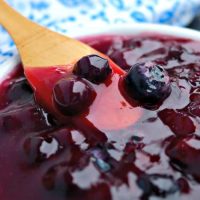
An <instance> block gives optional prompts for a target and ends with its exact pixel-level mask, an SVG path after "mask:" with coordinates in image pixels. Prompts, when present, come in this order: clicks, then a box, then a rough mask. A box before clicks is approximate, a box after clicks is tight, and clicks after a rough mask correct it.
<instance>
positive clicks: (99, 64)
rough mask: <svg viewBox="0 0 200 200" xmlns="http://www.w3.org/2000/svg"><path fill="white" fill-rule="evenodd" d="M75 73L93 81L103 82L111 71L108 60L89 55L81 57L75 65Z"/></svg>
mask: <svg viewBox="0 0 200 200" xmlns="http://www.w3.org/2000/svg"><path fill="white" fill-rule="evenodd" d="M73 73H74V74H75V75H77V76H79V77H81V78H85V79H87V80H89V81H91V82H92V83H95V84H100V83H102V82H103V81H104V80H105V79H106V78H107V77H108V76H109V75H110V74H111V73H112V69H111V67H110V66H109V62H108V60H106V59H104V58H102V57H100V56H98V55H89V56H84V57H83V58H81V59H80V60H79V61H78V62H77V63H76V65H75V66H74V69H73Z"/></svg>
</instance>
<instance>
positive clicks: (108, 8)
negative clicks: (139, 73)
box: [0, 0, 200, 74]
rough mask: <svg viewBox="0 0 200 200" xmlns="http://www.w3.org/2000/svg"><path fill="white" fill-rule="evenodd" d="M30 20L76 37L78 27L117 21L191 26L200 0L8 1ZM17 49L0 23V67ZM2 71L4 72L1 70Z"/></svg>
mask: <svg viewBox="0 0 200 200" xmlns="http://www.w3.org/2000/svg"><path fill="white" fill-rule="evenodd" d="M7 2H8V3H9V4H10V5H11V6H12V7H14V8H15V9H16V10H18V11H19V12H20V13H21V14H23V15H24V16H26V17H28V18H29V19H31V20H33V21H35V22H37V23H40V24H41V25H44V26H47V27H49V28H50V29H52V30H55V31H58V32H61V33H64V34H68V35H71V36H73V33H74V32H73V30H76V28H80V27H81V28H82V29H84V28H87V27H88V26H89V25H93V26H94V25H96V26H97V28H100V27H102V26H108V25H113V24H124V23H126V24H130V26H131V24H132V23H143V22H147V23H162V24H171V25H176V26H185V25H187V24H188V23H189V22H190V21H191V20H192V19H193V18H194V16H195V15H196V14H197V13H198V12H199V11H200V0H7ZM16 55H17V50H16V48H15V45H14V43H13V41H12V40H11V38H10V37H9V35H8V34H7V33H6V31H5V30H4V29H3V28H2V27H1V26H0V69H1V65H5V63H7V61H8V59H9V60H10V59H16ZM0 74H1V72H0Z"/></svg>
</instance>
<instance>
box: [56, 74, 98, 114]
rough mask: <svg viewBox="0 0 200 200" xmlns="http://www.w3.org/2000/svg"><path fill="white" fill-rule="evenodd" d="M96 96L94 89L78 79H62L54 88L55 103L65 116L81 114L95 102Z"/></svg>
mask: <svg viewBox="0 0 200 200" xmlns="http://www.w3.org/2000/svg"><path fill="white" fill-rule="evenodd" d="M95 96H96V93H95V91H94V90H93V88H92V87H91V86H90V85H89V84H88V83H87V82H86V81H84V80H82V79H80V78H77V77H72V76H71V77H67V78H65V79H61V80H60V81H58V82H57V83H56V85H55V86H54V88H53V101H54V104H55V106H56V108H57V109H58V110H59V111H60V112H61V113H62V114H64V115H75V114H79V113H81V112H82V111H84V110H85V109H87V108H88V106H89V105H91V103H92V102H93V100H94V98H95Z"/></svg>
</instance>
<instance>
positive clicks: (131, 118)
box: [0, 33, 200, 200]
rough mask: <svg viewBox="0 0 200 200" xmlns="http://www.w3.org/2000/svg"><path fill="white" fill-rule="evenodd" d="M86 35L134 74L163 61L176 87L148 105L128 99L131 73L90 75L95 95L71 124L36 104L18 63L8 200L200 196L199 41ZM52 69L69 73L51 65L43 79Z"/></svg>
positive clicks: (1, 184)
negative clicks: (125, 91)
mask: <svg viewBox="0 0 200 200" xmlns="http://www.w3.org/2000/svg"><path fill="white" fill-rule="evenodd" d="M82 40H83V41H85V42H86V43H88V44H89V45H91V46H93V47H94V48H96V49H97V50H99V51H101V52H102V53H104V54H107V55H108V56H110V57H111V59H113V60H114V61H115V62H116V63H117V64H119V65H120V66H121V67H122V68H123V69H124V70H125V71H127V72H128V70H129V69H130V68H131V67H132V66H133V65H135V64H137V63H147V62H153V63H155V64H157V65H159V66H162V67H163V68H164V70H165V71H166V72H167V74H168V76H169V78H170V87H171V93H170V94H169V96H166V98H165V99H163V102H162V103H161V104H160V105H159V106H158V107H157V108H156V109H148V108H144V107H143V105H142V104H140V102H139V101H137V102H134V101H133V102H131V104H129V101H125V100H124V98H123V95H122V93H121V89H122V88H121V87H123V86H122V84H121V82H120V80H121V77H123V76H124V74H125V75H126V72H124V74H122V75H120V73H118V74H114V73H112V74H109V76H108V77H107V78H106V79H104V81H103V82H102V83H100V84H96V83H93V82H90V81H89V80H85V79H84V78H83V79H82V80H83V82H84V83H87V84H88V85H90V86H88V85H87V84H86V85H87V86H88V87H89V88H90V89H91V88H92V90H94V92H95V93H96V96H95V99H94V100H93V101H91V102H90V105H89V104H88V109H87V111H84V112H83V113H81V114H80V116H79V117H78V116H68V117H66V118H65V120H66V121H65V123H64V124H63V123H60V121H59V120H58V119H56V118H54V117H53V116H52V114H49V113H47V112H46V111H45V110H44V109H42V108H41V107H40V106H39V105H38V104H37V103H35V96H34V94H33V91H32V89H31V87H30V86H29V84H28V83H27V81H26V79H25V77H24V75H23V70H22V67H21V66H19V67H18V69H17V71H16V72H15V73H13V74H12V75H10V76H9V77H8V78H7V79H6V80H5V81H4V82H3V83H1V86H0V90H1V95H0V163H1V164H0V199H2V200H27V199H29V200H35V199H37V200H47V199H48V200H55V199H56V200H66V199H67V200H79V199H85V200H93V199H96V200H102V199H103V200H122V199H124V200H130V199H134V200H158V199H170V200H171V199H174V200H186V199H192V200H199V195H200V192H199V191H200V170H199V168H200V134H199V133H200V126H199V125H200V118H199V117H200V42H197V41H192V40H188V39H182V38H173V37H170V36H163V35H156V36H155V35H153V34H147V33H146V34H141V35H137V36H96V37H91V38H84V39H82ZM50 72H54V73H53V74H54V76H53V79H52V80H56V81H57V80H58V78H59V79H60V78H61V79H62V78H65V74H66V71H65V70H64V69H58V68H53V67H52V68H51V69H49V72H46V71H45V72H44V73H43V72H42V71H40V73H41V74H40V75H41V78H42V77H45V76H48V75H49V74H48V73H50ZM44 75H45V76H44ZM82 80H81V81H82ZM48 84H52V85H53V82H52V81H49V83H48ZM45 90H46V88H42V90H41V91H40V92H44V91H45ZM87 91H88V90H87ZM47 92H48V90H47ZM81 94H82V93H81ZM86 94H88V93H87V92H86ZM72 96H73V95H72ZM86 96H87V95H86ZM36 98H37V96H36ZM78 99H79V98H78ZM61 100H63V99H62V98H61ZM79 100H80V99H79ZM83 102H84V101H83ZM82 104H84V103H82ZM116 104H118V107H120V109H119V110H116V107H115V106H114V105H116ZM119 105H120V106H119ZM108 108H109V109H108ZM108 110H109V112H108ZM124 113H125V114H124ZM122 124H123V126H122Z"/></svg>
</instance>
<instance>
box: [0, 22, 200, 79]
mask: <svg viewBox="0 0 200 200" xmlns="http://www.w3.org/2000/svg"><path fill="white" fill-rule="evenodd" d="M140 33H155V34H164V35H169V36H175V37H181V38H186V39H192V40H197V41H198V40H199V41H200V32H199V31H196V30H192V29H189V28H183V27H177V26H170V25H163V24H151V23H140V24H137V23H133V24H113V25H107V26H87V27H84V28H81V27H80V28H76V29H74V30H73V31H72V32H71V34H70V35H69V36H70V37H75V38H82V37H86V36H97V35H109V34H110V35H137V34H140ZM19 63H20V57H19V54H18V53H17V54H15V55H14V56H13V57H12V58H10V59H8V60H7V61H6V62H4V63H3V64H2V66H0V68H1V73H0V82H2V81H3V80H5V79H6V78H7V77H8V76H9V74H10V73H11V72H12V71H13V70H14V69H15V67H16V66H17V65H18V64H19Z"/></svg>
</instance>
